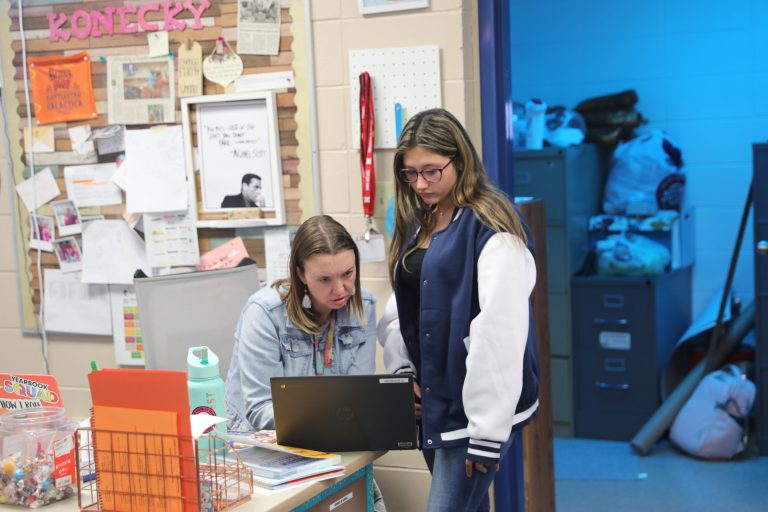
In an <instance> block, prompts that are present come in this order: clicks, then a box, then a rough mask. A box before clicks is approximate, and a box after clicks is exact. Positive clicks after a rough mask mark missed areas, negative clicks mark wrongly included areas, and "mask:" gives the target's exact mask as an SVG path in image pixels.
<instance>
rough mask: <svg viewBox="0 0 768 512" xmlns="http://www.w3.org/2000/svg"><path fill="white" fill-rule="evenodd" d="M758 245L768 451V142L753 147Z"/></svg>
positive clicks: (763, 436) (762, 405) (759, 400)
mask: <svg viewBox="0 0 768 512" xmlns="http://www.w3.org/2000/svg"><path fill="white" fill-rule="evenodd" d="M752 154H753V170H752V172H753V176H752V179H753V181H752V186H753V187H754V188H753V189H752V197H753V199H754V209H753V212H754V218H753V221H754V229H755V232H754V237H755V238H754V244H755V248H754V251H755V339H756V343H755V379H756V382H755V385H756V386H757V394H756V396H755V412H756V415H757V416H756V417H757V443H758V447H759V448H760V453H761V454H763V455H766V454H768V144H755V145H754V146H753V147H752Z"/></svg>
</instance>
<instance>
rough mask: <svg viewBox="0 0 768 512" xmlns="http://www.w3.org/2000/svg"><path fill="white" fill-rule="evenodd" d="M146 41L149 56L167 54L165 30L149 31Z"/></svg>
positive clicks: (166, 34)
mask: <svg viewBox="0 0 768 512" xmlns="http://www.w3.org/2000/svg"><path fill="white" fill-rule="evenodd" d="M147 41H148V42H149V56H150V57H159V56H161V55H168V32H166V31H165V30H158V31H157V32H150V33H148V34H147Z"/></svg>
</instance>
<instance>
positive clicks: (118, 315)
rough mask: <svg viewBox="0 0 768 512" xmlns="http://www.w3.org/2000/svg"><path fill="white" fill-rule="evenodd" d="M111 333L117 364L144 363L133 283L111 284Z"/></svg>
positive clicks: (136, 364) (132, 364)
mask: <svg viewBox="0 0 768 512" xmlns="http://www.w3.org/2000/svg"><path fill="white" fill-rule="evenodd" d="M109 296H110V301H111V302H112V334H113V337H114V340H115V361H116V362H117V364H119V365H128V366H142V365H143V364H144V340H143V336H142V334H141V323H139V305H138V303H137V302H136V292H135V291H134V290H133V285H122V284H111V285H109Z"/></svg>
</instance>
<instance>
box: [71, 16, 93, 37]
mask: <svg viewBox="0 0 768 512" xmlns="http://www.w3.org/2000/svg"><path fill="white" fill-rule="evenodd" d="M80 20H85V27H83V28H82V29H81V28H80V25H79V24H78V21H80ZM70 25H71V27H70V28H71V29H72V35H73V36H75V37H76V38H78V39H88V36H90V35H91V16H90V15H89V14H88V13H87V12H85V11H84V10H82V9H78V10H76V11H75V12H74V13H73V14H72V19H71V20H70Z"/></svg>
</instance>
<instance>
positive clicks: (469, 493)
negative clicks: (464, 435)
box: [422, 432, 515, 512]
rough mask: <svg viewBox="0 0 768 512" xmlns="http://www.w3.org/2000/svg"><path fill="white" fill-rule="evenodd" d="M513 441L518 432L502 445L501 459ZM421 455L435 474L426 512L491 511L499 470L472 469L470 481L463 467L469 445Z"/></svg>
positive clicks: (430, 470) (431, 451)
mask: <svg viewBox="0 0 768 512" xmlns="http://www.w3.org/2000/svg"><path fill="white" fill-rule="evenodd" d="M514 439H515V432H512V435H511V436H509V439H507V441H506V442H505V443H503V444H502V445H501V457H504V455H506V453H507V451H508V450H509V447H510V446H511V445H512V441H514ZM422 453H423V455H424V460H426V461H427V467H429V472H430V473H432V486H431V487H430V488H429V502H428V504H427V512H460V511H461V512H477V511H488V510H490V509H491V502H490V499H489V498H488V488H489V487H490V486H491V483H492V482H493V477H494V476H496V471H495V470H493V469H492V468H489V469H488V472H487V473H480V472H479V471H477V469H476V468H473V471H472V478H467V474H466V471H465V465H464V461H465V460H466V459H467V447H466V446H457V447H456V448H437V449H435V450H424V451H423V452H422Z"/></svg>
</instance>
